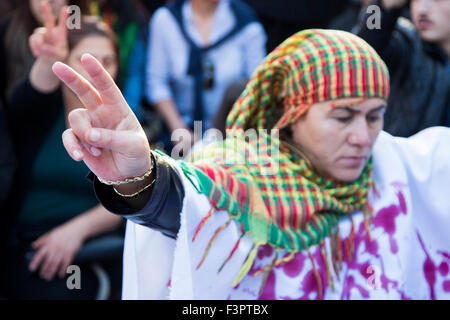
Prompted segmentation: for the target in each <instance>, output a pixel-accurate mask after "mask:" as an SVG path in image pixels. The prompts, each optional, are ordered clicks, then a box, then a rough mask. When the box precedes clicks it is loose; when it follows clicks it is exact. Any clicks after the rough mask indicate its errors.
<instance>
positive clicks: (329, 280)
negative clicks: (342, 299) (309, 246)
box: [320, 242, 334, 292]
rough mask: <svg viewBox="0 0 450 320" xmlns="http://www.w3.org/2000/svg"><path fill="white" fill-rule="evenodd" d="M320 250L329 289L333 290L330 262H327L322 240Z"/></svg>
mask: <svg viewBox="0 0 450 320" xmlns="http://www.w3.org/2000/svg"><path fill="white" fill-rule="evenodd" d="M320 252H321V253H322V258H323V262H324V263H325V268H326V270H327V277H328V283H329V284H330V288H331V290H332V291H333V292H334V283H333V277H332V276H331V270H330V264H329V263H328V256H327V252H326V250H325V247H324V245H323V242H322V243H321V244H320Z"/></svg>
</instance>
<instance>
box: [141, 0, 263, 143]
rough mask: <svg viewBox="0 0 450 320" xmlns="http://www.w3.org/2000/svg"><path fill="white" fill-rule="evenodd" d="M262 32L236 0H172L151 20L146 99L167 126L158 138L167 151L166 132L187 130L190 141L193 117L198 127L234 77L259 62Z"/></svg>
mask: <svg viewBox="0 0 450 320" xmlns="http://www.w3.org/2000/svg"><path fill="white" fill-rule="evenodd" d="M265 42H266V35H265V32H264V29H263V27H262V25H261V24H260V23H259V22H258V21H257V20H256V15H255V13H254V12H253V10H252V9H251V8H250V7H248V6H247V5H246V4H244V3H243V2H241V1H239V0H192V1H190V0H187V1H183V0H175V1H172V2H170V3H169V4H168V5H167V6H165V7H162V8H160V9H158V10H157V11H156V12H155V14H154V16H153V17H152V19H151V21H150V26H149V41H148V60H147V97H148V100H149V102H150V103H151V104H153V105H154V106H155V108H156V109H157V110H158V112H159V113H160V115H161V117H162V119H163V121H164V123H165V125H166V128H165V130H164V134H163V135H162V137H161V140H162V142H163V143H164V148H165V149H166V150H170V149H171V146H172V143H171V138H170V135H171V133H173V132H174V131H175V130H176V129H180V128H183V129H186V130H187V131H186V132H190V136H188V137H183V138H182V141H181V143H182V144H183V145H184V146H189V145H191V144H192V143H193V142H194V136H193V125H194V121H197V120H201V121H203V122H202V129H203V130H206V129H208V128H210V127H211V126H212V119H213V117H214V115H215V114H216V112H217V110H218V109H219V106H220V104H221V102H222V100H223V98H224V94H225V91H226V89H227V88H228V87H229V86H230V85H231V84H232V83H234V82H235V81H238V80H240V79H242V78H250V77H251V75H252V73H253V72H254V70H255V69H256V67H257V66H258V64H259V63H260V62H261V61H262V60H263V58H264V56H265V54H266V51H265Z"/></svg>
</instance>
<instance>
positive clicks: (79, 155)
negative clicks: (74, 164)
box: [73, 150, 81, 159]
mask: <svg viewBox="0 0 450 320" xmlns="http://www.w3.org/2000/svg"><path fill="white" fill-rule="evenodd" d="M73 155H74V157H75V158H77V159H80V158H81V153H80V151H78V150H75V151H74V152H73Z"/></svg>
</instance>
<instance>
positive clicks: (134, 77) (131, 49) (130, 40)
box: [89, 0, 165, 121]
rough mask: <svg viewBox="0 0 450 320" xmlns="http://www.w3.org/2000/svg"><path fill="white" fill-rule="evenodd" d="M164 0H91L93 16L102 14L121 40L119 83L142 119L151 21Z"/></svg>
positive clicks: (102, 17)
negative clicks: (149, 24)
mask: <svg viewBox="0 0 450 320" xmlns="http://www.w3.org/2000/svg"><path fill="white" fill-rule="evenodd" d="M164 3H165V1H164V0H132V1H122V0H94V1H90V2H89V11H90V14H91V15H96V16H99V17H101V19H102V20H103V22H105V23H106V24H107V25H108V26H109V27H110V28H111V29H113V30H114V32H115V33H116V34H117V36H118V39H119V43H120V79H118V83H119V86H120V88H121V89H122V90H123V94H124V97H125V99H126V100H127V102H128V104H129V105H130V106H131V109H132V110H133V111H134V113H135V114H136V116H137V117H138V119H139V120H141V121H142V120H143V118H142V116H143V115H142V111H143V110H142V104H143V103H144V101H143V98H145V94H144V86H145V63H146V58H147V56H146V47H147V39H148V27H147V26H148V23H149V20H150V17H151V15H152V14H153V12H154V11H155V10H156V9H157V8H159V7H161V6H162V5H164Z"/></svg>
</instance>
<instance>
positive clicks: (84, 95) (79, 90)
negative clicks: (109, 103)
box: [52, 62, 103, 110]
mask: <svg viewBox="0 0 450 320" xmlns="http://www.w3.org/2000/svg"><path fill="white" fill-rule="evenodd" d="M52 70H53V72H54V73H55V74H56V76H57V77H58V78H59V79H61V81H63V82H64V83H65V84H66V86H68V87H69V88H70V89H71V90H72V91H73V92H74V93H75V94H76V95H77V96H78V98H79V99H80V101H81V103H82V104H83V105H84V106H85V107H86V109H88V110H95V109H96V108H97V107H98V106H99V105H101V104H102V103H103V101H102V98H101V97H100V94H99V93H98V91H97V89H95V88H94V87H93V86H92V85H91V84H90V83H89V81H87V80H86V79H85V78H84V77H83V76H82V75H80V74H79V73H78V72H76V71H75V70H73V69H72V68H71V67H69V66H68V65H65V64H64V63H61V62H56V63H55V64H54V65H53V67H52Z"/></svg>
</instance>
